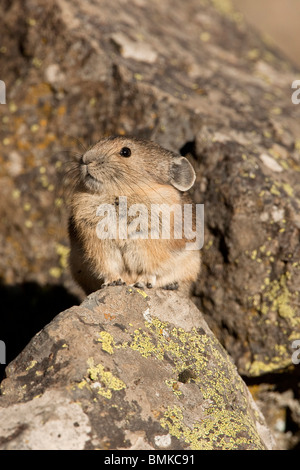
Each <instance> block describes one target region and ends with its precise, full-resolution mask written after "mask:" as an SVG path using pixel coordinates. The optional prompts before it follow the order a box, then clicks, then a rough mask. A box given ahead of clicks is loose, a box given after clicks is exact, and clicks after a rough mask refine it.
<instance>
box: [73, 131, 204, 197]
mask: <svg viewBox="0 0 300 470" xmlns="http://www.w3.org/2000/svg"><path fill="white" fill-rule="evenodd" d="M79 173H80V183H81V184H83V186H84V188H85V189H86V190H87V191H90V192H93V193H103V192H109V193H112V192H113V193H115V194H116V192H119V193H123V194H124V191H125V189H126V193H129V192H135V191H136V188H137V187H142V186H144V187H145V186H151V185H152V184H154V183H156V184H162V185H172V186H173V187H174V188H176V189H177V190H179V191H187V190H188V189H190V188H191V187H192V186H193V184H194V182H195V179H196V175H195V171H194V169H193V167H192V165H191V164H190V163H189V161H188V160H187V159H186V158H185V157H182V156H180V155H177V154H175V153H173V152H171V151H169V150H166V149H164V148H162V147H160V146H159V145H158V144H155V143H154V142H151V141H146V140H140V139H136V138H129V137H108V138H105V139H102V140H100V141H99V142H98V143H97V144H95V145H94V146H93V147H92V148H91V149H89V150H88V151H87V152H85V153H84V155H82V157H81V159H80V163H79Z"/></svg>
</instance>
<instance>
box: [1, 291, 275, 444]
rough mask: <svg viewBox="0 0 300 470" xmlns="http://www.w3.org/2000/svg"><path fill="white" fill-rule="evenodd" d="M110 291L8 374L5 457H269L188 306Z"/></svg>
mask: <svg viewBox="0 0 300 470" xmlns="http://www.w3.org/2000/svg"><path fill="white" fill-rule="evenodd" d="M148 294H149V295H147V293H146V292H145V291H142V290H139V289H134V288H130V287H125V286H124V287H108V288H105V289H103V290H101V291H98V292H95V293H94V294H91V295H90V296H89V297H88V298H87V299H86V300H85V301H84V302H83V303H82V304H81V305H80V306H78V307H73V308H70V309H68V310H66V311H65V312H63V313H61V314H60V315H58V316H57V317H56V318H55V319H54V320H53V321H52V322H51V323H50V324H49V325H47V326H46V327H45V328H44V329H43V330H42V331H41V332H40V333H38V334H37V335H36V336H35V337H34V338H33V339H32V341H31V342H30V343H29V344H28V346H27V347H26V348H25V350H24V351H23V352H22V353H21V354H20V355H19V356H18V357H17V358H16V359H15V360H14V361H13V362H12V363H11V364H10V365H9V367H8V370H7V376H8V378H7V379H5V380H4V381H3V382H2V396H1V398H0V421H1V430H0V448H1V449H96V448H97V449H172V450H174V449H194V450H197V449H198V450H200V449H266V448H269V449H270V448H272V446H273V441H272V437H271V434H270V431H269V430H268V428H267V427H266V424H265V422H264V418H263V417H262V414H261V413H260V412H259V411H258V408H257V407H256V405H255V403H254V401H253V399H252V397H251V395H250V393H249V391H248V389H247V387H246V385H245V383H244V382H243V381H242V380H241V378H240V376H239V375H238V373H237V369H236V367H235V366H234V364H233V363H232V360H231V359H230V357H229V356H228V355H227V353H226V352H225V350H224V349H223V347H222V346H221V345H220V344H219V343H218V341H217V340H216V339H215V336H214V335H213V334H212V332H211V331H210V330H209V328H208V326H207V324H206V322H205V321H204V320H203V318H202V316H201V314H200V313H199V311H198V310H197V308H196V307H195V306H194V304H193V303H192V302H190V301H187V300H185V299H184V298H182V297H179V295H178V294H176V293H166V292H163V291H162V292H160V291H157V292H151V293H149V291H148Z"/></svg>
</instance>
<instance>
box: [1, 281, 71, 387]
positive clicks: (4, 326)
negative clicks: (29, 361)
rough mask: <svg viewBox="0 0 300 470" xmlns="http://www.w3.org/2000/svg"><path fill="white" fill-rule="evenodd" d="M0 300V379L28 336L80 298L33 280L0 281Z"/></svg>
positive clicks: (25, 343) (24, 344)
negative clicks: (1, 348)
mask: <svg viewBox="0 0 300 470" xmlns="http://www.w3.org/2000/svg"><path fill="white" fill-rule="evenodd" d="M0 299H1V316H0V321H1V323H0V340H1V341H3V342H4V343H5V351H6V364H0V381H1V380H2V379H3V378H4V376H5V372H4V371H5V367H6V366H7V364H9V363H10V362H11V361H12V360H13V359H14V358H15V357H16V356H17V355H18V354H19V353H20V352H21V351H22V349H23V348H24V347H25V346H26V345H27V343H28V342H29V341H30V340H31V338H32V337H33V336H34V335H35V334H36V333H37V332H38V331H40V330H41V329H42V328H43V327H44V326H45V325H46V324H47V323H49V322H50V321H51V320H52V319H53V318H54V317H55V316H56V315H58V314H59V313H60V312H62V311H63V310H65V309H67V308H69V307H71V306H72V305H78V304H79V303H80V301H79V299H78V298H77V297H76V296H74V295H73V294H71V293H70V292H68V291H67V289H66V288H65V287H63V286H51V285H46V286H41V285H39V284H37V283H35V282H25V283H23V284H17V285H15V286H7V285H3V284H0ZM0 359H1V358H0Z"/></svg>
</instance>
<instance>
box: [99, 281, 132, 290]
mask: <svg viewBox="0 0 300 470" xmlns="http://www.w3.org/2000/svg"><path fill="white" fill-rule="evenodd" d="M108 286H126V282H124V281H123V280H122V279H118V280H117V281H112V282H104V283H103V284H102V285H101V289H104V288H105V287H108Z"/></svg>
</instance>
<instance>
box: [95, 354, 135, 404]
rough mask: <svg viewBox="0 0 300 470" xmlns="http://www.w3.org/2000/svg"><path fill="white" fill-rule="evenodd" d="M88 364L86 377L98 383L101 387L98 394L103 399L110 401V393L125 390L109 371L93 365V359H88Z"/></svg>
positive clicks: (123, 384) (124, 385)
mask: <svg viewBox="0 0 300 470" xmlns="http://www.w3.org/2000/svg"><path fill="white" fill-rule="evenodd" d="M87 363H88V366H89V368H88V370H87V373H88V376H89V378H90V380H92V381H99V382H100V384H101V387H100V388H99V390H98V394H99V395H102V396H103V397H105V398H108V399H110V398H111V397H112V391H113V390H115V391H117V390H122V389H123V388H126V384H125V383H124V382H123V381H122V380H120V379H119V378H118V377H114V376H113V374H112V373H111V372H109V371H106V370H105V369H104V367H103V365H102V364H97V365H95V364H94V359H93V358H92V357H90V358H89V359H88V361H87Z"/></svg>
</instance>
